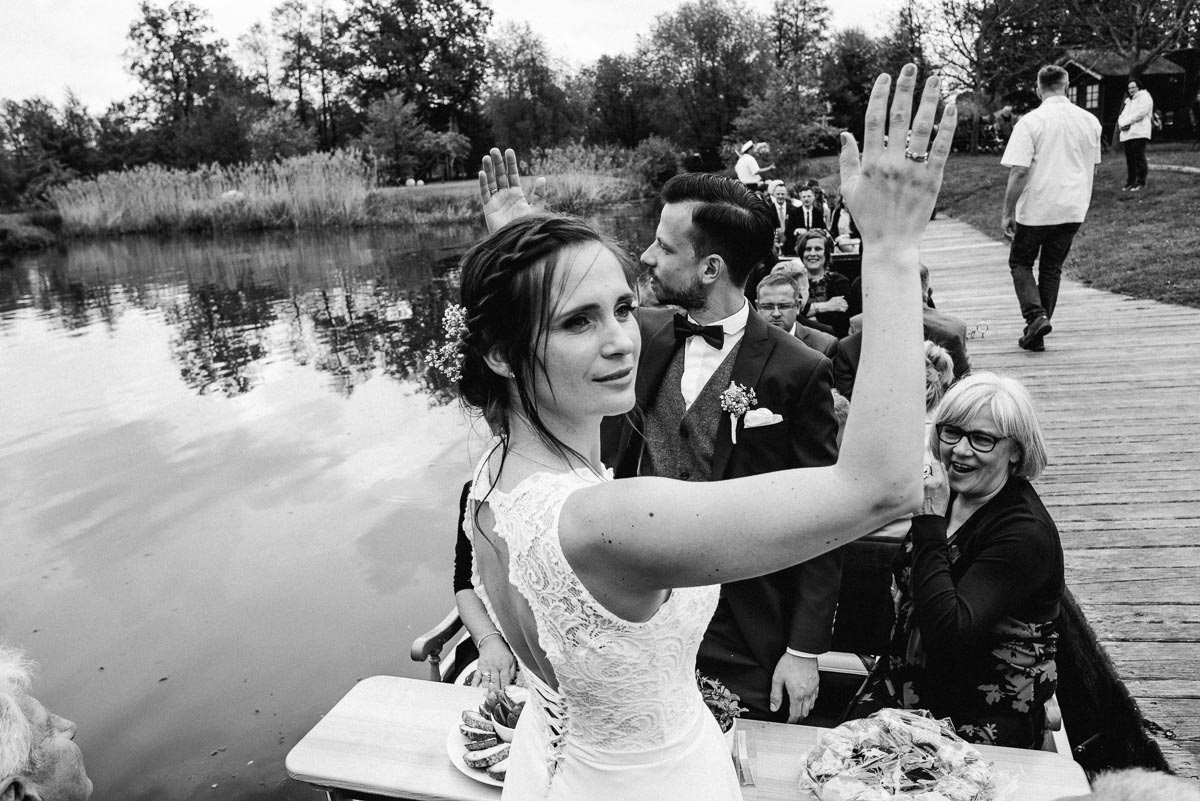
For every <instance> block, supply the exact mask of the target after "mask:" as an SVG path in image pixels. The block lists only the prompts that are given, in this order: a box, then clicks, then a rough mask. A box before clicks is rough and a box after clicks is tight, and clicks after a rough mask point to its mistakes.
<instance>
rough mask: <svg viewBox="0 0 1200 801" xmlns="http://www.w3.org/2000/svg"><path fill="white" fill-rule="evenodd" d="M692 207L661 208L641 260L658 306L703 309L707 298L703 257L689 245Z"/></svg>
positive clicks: (680, 205) (673, 206)
mask: <svg viewBox="0 0 1200 801" xmlns="http://www.w3.org/2000/svg"><path fill="white" fill-rule="evenodd" d="M694 205H695V204H694V203H668V204H667V205H665V206H663V210H662V216H661V217H659V220H658V229H657V230H656V231H655V232H654V241H653V242H652V243H651V244H650V247H648V248H646V251H645V252H644V253H642V258H641V262H642V265H643V266H644V267H645V268H646V270H647V271H648V272H649V274H650V285H651V287H653V289H654V294H655V295H656V296H657V297H658V301H659V303H664V304H674V305H676V306H679V307H681V308H683V309H689V310H690V309H698V308H700V307H701V306H703V305H704V302H705V300H707V297H708V295H707V289H706V286H707V285H706V284H705V283H704V282H703V281H701V274H702V272H703V270H704V262H705V257H704V256H698V255H697V254H696V251H695V247H694V246H693V245H692V207H693V206H694Z"/></svg>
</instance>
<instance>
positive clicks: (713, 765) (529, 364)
mask: <svg viewBox="0 0 1200 801" xmlns="http://www.w3.org/2000/svg"><path fill="white" fill-rule="evenodd" d="M915 82H916V69H915V67H914V66H913V65H908V66H906V67H905V69H904V71H903V72H902V74H901V77H900V79H899V80H898V82H897V84H898V86H897V90H896V95H895V98H894V100H893V102H892V104H891V111H890V114H889V112H888V110H887V109H888V102H887V98H888V94H889V87H890V81H889V80H888V78H887V76H881V77H880V79H879V80H878V81H877V82H876V84H875V86H874V89H873V91H872V94H871V100H870V103H869V105H868V108H867V115H866V119H867V123H866V127H865V130H866V135H865V137H864V146H863V153H862V160H861V166H860V161H859V154H858V148H857V146H856V145H855V143H854V140H853V137H850V136H849V135H843V150H842V154H841V165H842V187H843V191H844V192H845V193H846V195H847V198H848V202H849V203H850V204H851V206H852V207H853V208H854V209H855V210H856V211H859V212H860V219H869V220H872V221H873V222H872V224H871V225H868V226H865V227H864V228H863V231H862V233H863V237H864V239H865V240H866V242H867V243H868V244H869V245H871V248H870V251H869V252H870V253H875V254H879V256H877V257H875V258H870V257H868V264H867V265H865V267H866V269H865V270H864V273H865V275H866V276H867V277H866V280H867V281H868V289H869V291H868V292H867V297H868V305H869V306H870V307H871V308H870V309H869V313H868V315H867V322H866V326H867V328H868V329H870V335H869V337H868V338H866V350H868V351H869V354H864V360H863V361H864V367H863V370H862V372H861V373H860V376H859V383H858V390H857V392H856V395H855V409H856V411H855V412H854V413H852V414H851V415H850V419H849V421H848V422H847V425H846V432H845V436H844V439H843V442H842V448H841V454H840V457H839V459H838V462H837V464H836V465H833V466H830V467H822V468H812V469H798V470H789V471H781V472H775V473H768V474H763V475H759V476H754V477H750V478H743V479H738V480H735V481H723V482H722V481H718V482H711V483H696V482H684V481H672V480H667V479H662V478H633V479H627V480H621V481H612V480H608V479H607V478H606V471H605V469H604V467H603V465H601V464H600V459H599V453H600V421H601V419H602V418H603V417H605V416H609V415H614V414H622V413H625V412H627V411H629V410H630V409H631V408H632V406H633V404H634V400H635V394H634V376H635V370H636V367H637V359H638V354H639V351H640V335H639V333H638V326H637V321H636V319H635V317H634V308H635V306H636V297H635V295H634V293H633V291H632V289H631V287H630V285H629V282H628V278H627V276H628V273H627V272H626V270H625V269H624V262H623V259H624V256H623V253H622V251H621V249H620V248H618V247H617V246H615V245H614V244H612V243H610V242H608V241H607V240H605V239H604V238H603V237H601V236H600V235H598V234H597V233H596V232H595V231H594V230H592V229H591V228H590V227H588V226H587V225H586V224H584V223H582V222H580V221H578V220H571V219H565V218H557V217H545V216H537V215H532V216H523V215H526V214H529V212H530V211H531V209H529V206H528V204H527V203H526V201H525V198H524V194H523V193H522V191H521V189H520V185H519V177H518V175H517V166H516V156H515V155H514V154H513V153H512V151H509V152H508V153H507V154H506V156H505V159H504V162H503V166H504V170H503V171H502V172H501V173H499V174H497V173H496V172H495V166H494V162H493V159H498V158H499V155H500V154H499V152H498V151H494V156H493V157H492V158H489V159H486V160H485V164H484V170H483V171H482V172H481V173H480V182H481V190H482V194H483V196H484V199H485V204H486V205H485V213H486V214H487V215H488V217H489V219H490V220H491V221H493V222H494V221H496V220H498V219H500V218H503V217H508V218H509V219H512V218H513V217H517V218H518V219H515V220H513V221H511V222H508V223H507V224H506V225H504V226H503V227H501V228H500V229H499V230H497V231H496V232H495V233H494V234H492V235H491V236H489V237H488V238H487V239H485V240H484V241H483V242H481V243H480V244H479V245H476V246H475V247H474V248H472V249H471V251H470V252H468V254H467V255H466V257H465V258H464V261H463V265H462V301H463V307H464V308H463V309H462V310H461V321H462V323H463V326H462V331H461V343H462V357H463V360H462V364H461V378H460V380H459V390H460V393H461V396H462V398H463V401H464V402H465V403H466V404H468V405H469V406H470V407H471V408H474V409H476V410H478V411H479V412H480V413H481V415H482V416H483V417H484V419H485V420H486V421H487V423H488V424H489V426H490V427H491V429H492V432H493V434H494V435H495V437H496V439H495V442H494V443H493V444H492V445H491V446H490V447H489V448H487V449H486V451H485V453H484V455H483V458H482V459H481V460H480V463H479V467H478V468H477V470H476V478H475V481H474V483H473V486H472V489H471V493H470V500H469V505H468V510H467V511H468V513H467V515H466V520H467V521H468V526H469V527H470V529H471V534H472V546H473V551H474V564H475V567H474V577H475V581H474V586H475V590H476V592H477V593H478V594H479V596H480V599H481V600H482V601H483V604H484V607H485V609H486V611H487V613H488V617H489V619H490V620H491V622H492V625H494V626H495V628H496V630H497V631H498V632H501V634H502V636H503V637H504V638H505V639H506V640H507V642H508V644H509V646H510V647H511V648H512V650H513V653H514V654H515V655H516V657H517V660H518V662H519V663H520V665H521V669H522V672H523V673H524V674H525V675H526V681H527V684H528V686H529V688H530V695H531V697H530V701H529V703H528V704H527V706H526V707H525V714H523V715H522V716H521V719H520V723H519V724H518V731H517V736H516V737H515V738H514V742H513V746H512V751H511V755H510V756H509V758H508V764H507V766H506V767H507V778H506V781H505V790H504V792H505V797H506V798H520V799H527V798H551V799H577V800H578V801H588V800H589V799H621V798H654V797H663V798H689V799H735V798H738V797H739V796H740V792H739V788H738V785H737V781H736V779H735V778H734V773H733V769H732V765H731V762H730V760H729V755H728V750H727V748H726V746H725V743H724V740H723V738H722V737H721V735H720V732H719V730H718V728H717V725H716V722H715V720H714V719H713V717H712V715H711V714H709V712H708V711H707V709H706V707H705V706H704V703H703V701H702V700H701V698H700V694H699V691H698V689H697V687H696V683H695V677H694V668H695V657H696V650H697V647H698V646H699V642H700V638H701V636H702V635H703V633H704V630H705V628H706V626H707V624H708V621H709V618H710V617H711V615H712V612H713V610H714V608H715V605H716V601H717V597H718V593H719V587H718V586H716V585H718V584H720V583H722V582H727V581H733V580H738V579H742V578H749V577H751V576H756V575H761V574H764V573H769V572H773V571H776V570H779V569H781V568H783V567H785V566H787V565H791V564H796V563H799V562H802V561H805V560H807V559H810V558H812V557H813V556H816V555H817V554H819V553H822V552H824V551H827V550H829V549H832V548H835V547H837V546H838V545H840V544H842V543H845V542H848V541H850V540H852V539H854V538H856V537H857V536H860V535H861V534H862V533H863V532H865V531H868V530H870V529H872V528H875V527H876V526H878V525H880V524H881V523H883V522H884V521H886V520H889V519H892V518H894V517H896V516H897V515H898V514H901V513H903V512H905V511H911V510H912V509H914V508H916V506H917V505H918V504H919V503H920V496H921V490H920V478H919V470H918V468H919V465H920V456H919V449H920V434H919V424H918V421H919V420H920V418H921V407H922V387H921V381H920V378H919V376H920V375H921V370H920V366H919V365H920V363H921V345H920V342H921V335H920V332H921V320H920V305H919V302H918V300H919V294H920V290H919V276H918V263H917V250H918V246H919V243H920V238H921V233H922V231H923V230H924V227H925V224H926V223H927V222H928V220H929V215H930V212H931V211H932V209H933V204H934V201H935V199H936V196H937V191H938V187H939V186H940V184H941V172H942V169H943V167H944V164H945V160H946V156H947V154H948V153H949V145H950V141H951V139H950V138H951V135H952V133H953V129H954V119H955V115H954V111H953V106H949V107H947V111H946V113H945V115H944V117H943V123H942V125H941V128H940V130H939V133H938V135H937V137H936V142H935V143H934V146H933V148H932V151H930V153H929V155H928V156H926V155H925V152H926V150H927V148H928V147H929V136H930V132H931V130H932V128H933V121H934V114H935V111H936V108H937V103H938V83H937V80H936V79H930V80H929V81H928V82H927V83H926V86H925V91H924V93H923V95H922V98H921V101H920V105H919V110H918V111H917V114H916V117H915V119H913V120H912V132H911V137H912V138H911V141H910V142H909V144H908V149H907V151H906V148H905V147H904V146H903V145H899V146H895V145H894V146H891V147H889V146H887V145H886V144H885V143H884V133H885V131H884V123H885V121H887V122H889V127H890V129H891V136H890V138H891V141H892V142H901V143H903V142H904V141H905V134H904V133H901V131H907V129H908V128H909V124H910V118H911V117H912V106H913V98H912V95H913V88H914V85H915ZM910 154H911V155H910ZM926 159H927V160H926ZM897 299H901V300H900V301H898V300H897ZM455 316H457V315H455ZM732 390H736V386H734V387H731V391H732ZM737 395H738V393H737V392H732V395H731V398H730V404H731V407H730V408H731V410H730V411H729V413H731V414H738V413H740V412H745V411H746V409H747V408H749V407H751V406H752V405H753V404H752V403H751V402H750V399H749V398H746V397H740V398H739V397H737ZM739 410H740V412H739ZM765 411H768V412H769V410H765Z"/></svg>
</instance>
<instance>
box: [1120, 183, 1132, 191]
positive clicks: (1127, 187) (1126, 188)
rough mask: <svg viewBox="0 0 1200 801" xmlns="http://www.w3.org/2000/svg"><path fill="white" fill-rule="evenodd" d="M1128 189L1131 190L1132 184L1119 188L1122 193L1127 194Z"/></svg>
mask: <svg viewBox="0 0 1200 801" xmlns="http://www.w3.org/2000/svg"><path fill="white" fill-rule="evenodd" d="M1130 189H1133V184H1125V185H1124V186H1122V187H1121V191H1122V192H1128V191H1129V190H1130Z"/></svg>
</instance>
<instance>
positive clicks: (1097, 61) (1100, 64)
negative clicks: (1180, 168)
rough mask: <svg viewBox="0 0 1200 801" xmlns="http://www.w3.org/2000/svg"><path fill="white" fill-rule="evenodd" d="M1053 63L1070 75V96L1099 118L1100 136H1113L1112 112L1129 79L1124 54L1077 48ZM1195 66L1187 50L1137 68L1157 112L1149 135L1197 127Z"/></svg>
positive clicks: (1170, 135) (1184, 133)
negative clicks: (1157, 122) (1158, 126)
mask: <svg viewBox="0 0 1200 801" xmlns="http://www.w3.org/2000/svg"><path fill="white" fill-rule="evenodd" d="M1179 62H1182V64H1181V63H1179ZM1058 63H1059V64H1060V65H1061V66H1062V67H1063V68H1064V69H1066V71H1067V73H1068V74H1069V75H1070V76H1071V89H1070V95H1069V96H1070V98H1071V100H1072V101H1073V102H1074V103H1075V104H1076V105H1078V106H1079V107H1080V108H1084V109H1087V110H1088V111H1090V112H1092V113H1093V114H1095V115H1096V116H1097V117H1098V118H1099V119H1100V124H1101V125H1102V126H1103V127H1104V141H1105V142H1115V141H1117V137H1115V136H1114V132H1115V131H1116V128H1117V117H1118V116H1120V114H1121V105H1122V103H1124V101H1125V87H1126V86H1127V85H1128V83H1129V73H1130V62H1129V61H1128V59H1126V58H1124V57H1123V56H1120V55H1118V54H1116V53H1113V52H1111V51H1108V50H1084V49H1079V50H1069V51H1067V54H1066V55H1065V56H1063V57H1062V58H1061V59H1060V60H1059V62H1058ZM1197 66H1198V63H1197V60H1196V59H1194V58H1190V57H1189V51H1176V52H1175V53H1168V54H1166V55H1164V56H1160V57H1159V58H1156V59H1155V60H1154V61H1152V62H1150V65H1149V66H1148V67H1146V69H1145V70H1144V71H1143V72H1142V77H1141V80H1142V84H1143V85H1144V86H1145V87H1146V91H1148V92H1149V93H1150V95H1151V97H1153V98H1154V108H1155V110H1156V111H1158V112H1159V113H1160V114H1161V115H1162V121H1163V127H1162V130H1160V131H1155V132H1154V136H1153V138H1154V139H1191V138H1195V137H1196V136H1197V134H1198V133H1200V132H1198V131H1197V129H1196V125H1197V121H1196V120H1194V119H1193V116H1194V112H1200V109H1195V110H1193V106H1194V105H1195V104H1196V100H1197V97H1196V94H1197V90H1198V89H1200V70H1198V69H1197Z"/></svg>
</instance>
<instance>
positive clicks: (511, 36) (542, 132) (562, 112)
mask: <svg viewBox="0 0 1200 801" xmlns="http://www.w3.org/2000/svg"><path fill="white" fill-rule="evenodd" d="M549 62H550V56H549V53H548V52H547V50H546V43H545V41H544V40H543V39H542V38H541V36H539V35H538V34H536V33H534V32H533V29H531V28H530V27H529V23H527V22H523V23H521V24H514V23H511V22H510V23H505V24H504V25H503V26H501V28H500V30H499V31H498V32H497V33H496V35H495V36H493V37H492V38H491V40H490V41H489V42H488V87H489V88H488V94H487V100H486V101H485V108H486V111H487V115H488V117H489V118H490V119H491V121H492V135H493V138H494V140H495V141H497V142H507V143H512V145H513V147H516V148H518V149H521V150H523V151H528V150H530V149H532V148H535V147H549V146H551V145H555V144H558V143H559V142H561V141H563V140H564V139H567V138H570V137H571V134H572V133H575V132H577V131H578V130H579V128H580V126H579V123H580V119H579V114H578V109H577V108H574V107H573V106H572V104H571V103H570V101H569V100H568V97H567V93H566V91H565V89H564V87H563V86H562V85H561V81H560V76H559V75H557V74H556V73H555V72H554V70H553V69H551V67H550V66H549Z"/></svg>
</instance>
